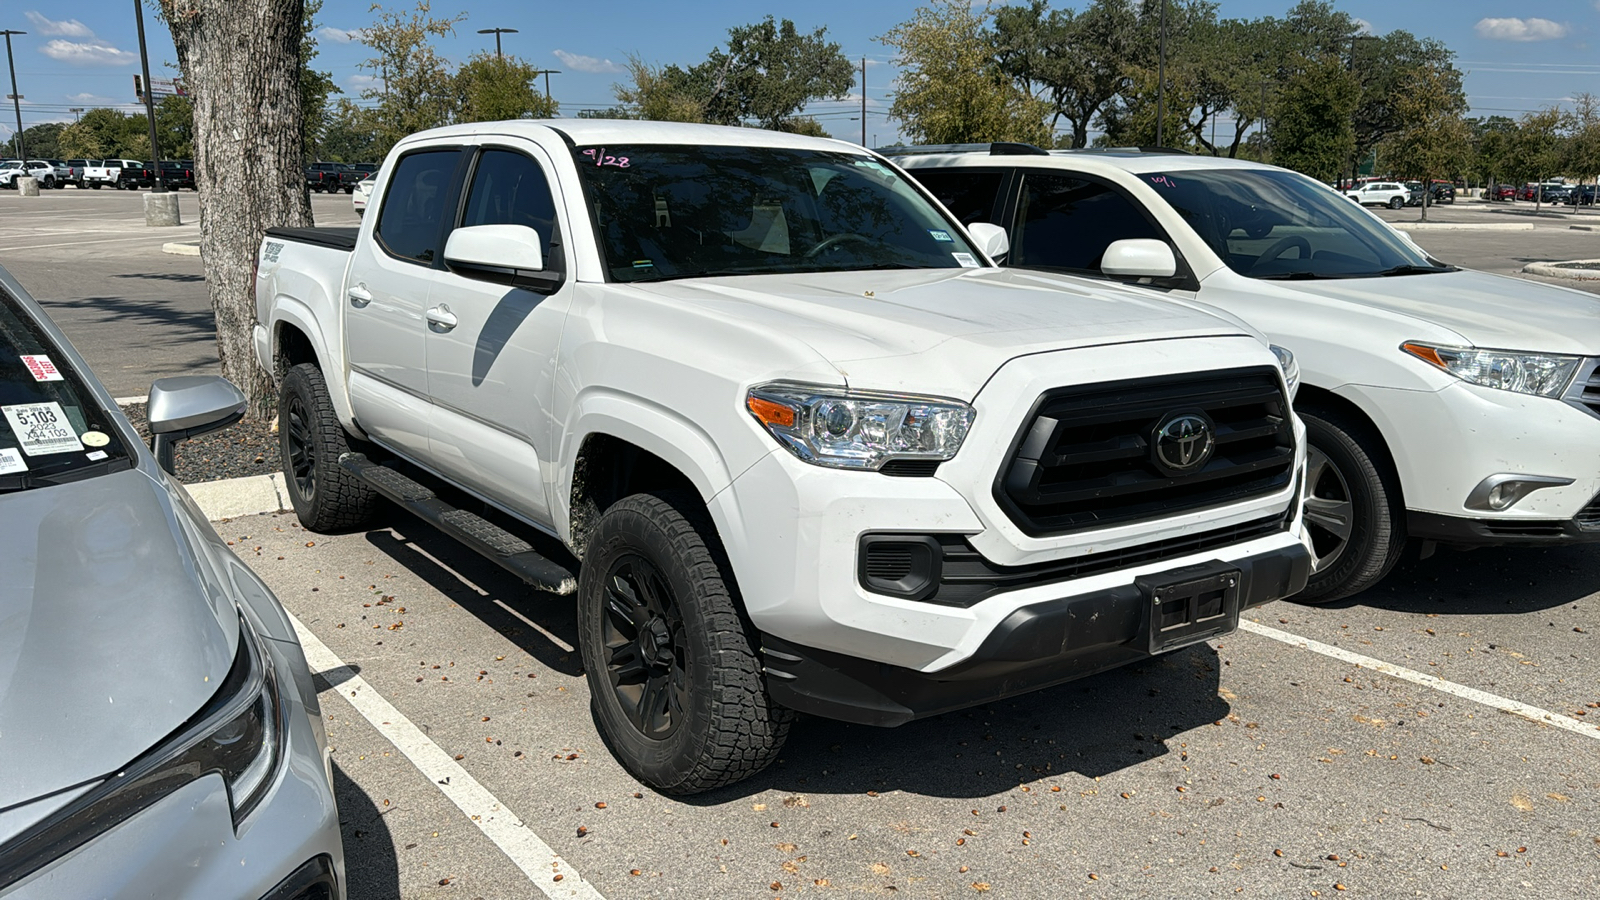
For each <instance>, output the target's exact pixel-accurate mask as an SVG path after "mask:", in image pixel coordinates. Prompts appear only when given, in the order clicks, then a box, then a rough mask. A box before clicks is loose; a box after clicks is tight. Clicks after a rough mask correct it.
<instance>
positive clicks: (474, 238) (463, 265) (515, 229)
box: [444, 225, 563, 294]
mask: <svg viewBox="0 0 1600 900" xmlns="http://www.w3.org/2000/svg"><path fill="white" fill-rule="evenodd" d="M444 263H445V265H446V266H448V267H449V268H450V271H452V272H454V273H456V274H457V275H460V276H462V277H463V278H474V279H477V280H479V281H491V282H494V283H495V284H505V285H511V286H513V287H522V288H528V289H529V290H533V291H537V292H539V293H546V294H548V293H554V292H555V290H556V288H558V287H560V286H561V282H562V280H563V276H562V273H561V272H559V271H546V270H545V261H544V249H543V246H542V242H541V241H540V239H539V232H537V231H534V230H533V229H532V228H529V227H528V226H526V225H469V226H467V227H465V228H457V229H456V230H455V231H452V232H450V239H449V240H447V241H445V245H444Z"/></svg>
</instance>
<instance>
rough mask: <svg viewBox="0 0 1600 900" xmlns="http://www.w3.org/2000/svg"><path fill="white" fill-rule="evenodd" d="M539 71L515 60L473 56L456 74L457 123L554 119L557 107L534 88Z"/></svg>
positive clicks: (512, 57) (491, 54)
mask: <svg viewBox="0 0 1600 900" xmlns="http://www.w3.org/2000/svg"><path fill="white" fill-rule="evenodd" d="M537 75H538V70H537V69H536V68H535V67H534V66H532V65H530V64H528V63H526V62H524V61H522V60H520V59H518V58H516V57H515V56H507V57H503V58H502V57H500V56H497V55H496V54H493V53H488V52H483V53H476V54H474V55H473V56H472V58H471V59H469V60H467V61H466V62H465V63H463V64H462V66H461V68H460V69H459V70H458V71H457V72H456V80H455V86H456V97H457V101H456V102H457V104H458V112H457V114H456V121H458V122H499V121H502V120H504V119H553V118H555V116H556V114H557V110H558V109H559V104H557V103H555V102H554V101H552V100H549V99H547V98H546V97H545V95H544V94H542V93H540V92H539V90H538V88H537V87H535V86H534V82H535V80H536V78H537Z"/></svg>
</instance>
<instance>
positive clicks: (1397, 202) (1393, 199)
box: [1389, 197, 1406, 209]
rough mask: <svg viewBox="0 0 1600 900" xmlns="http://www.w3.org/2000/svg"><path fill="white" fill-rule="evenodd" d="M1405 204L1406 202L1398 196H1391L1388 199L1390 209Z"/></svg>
mask: <svg viewBox="0 0 1600 900" xmlns="http://www.w3.org/2000/svg"><path fill="white" fill-rule="evenodd" d="M1405 205H1406V202H1405V201H1404V200H1401V199H1400V198H1399V197H1391V198H1390V199H1389V208H1390V209H1399V208H1400V207H1402V206H1405Z"/></svg>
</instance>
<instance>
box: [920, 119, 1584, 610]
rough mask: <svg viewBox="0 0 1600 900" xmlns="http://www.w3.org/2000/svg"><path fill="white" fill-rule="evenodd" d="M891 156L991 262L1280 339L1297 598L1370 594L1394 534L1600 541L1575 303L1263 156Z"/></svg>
mask: <svg viewBox="0 0 1600 900" xmlns="http://www.w3.org/2000/svg"><path fill="white" fill-rule="evenodd" d="M1000 150H1001V151H1002V153H1004V154H1015V153H1017V152H1018V148H1016V147H1015V146H1009V147H1008V146H1002V147H1001V148H1000ZM897 161H899V162H900V164H901V165H903V166H905V167H906V168H908V169H910V170H911V171H912V173H913V174H914V175H915V176H916V177H917V178H918V179H919V180H921V181H922V182H923V184H925V185H926V186H927V187H929V188H930V189H931V190H932V191H933V192H934V194H935V195H936V196H938V197H939V198H940V199H941V200H942V201H943V202H944V203H945V205H946V206H947V207H949V208H950V209H951V211H952V212H954V213H955V214H956V215H957V216H958V217H959V218H961V220H962V221H963V222H964V223H966V224H969V225H970V224H972V223H978V222H989V223H994V224H999V225H1002V226H1003V227H1005V228H1007V229H1008V231H1009V233H1010V238H1011V250H1010V255H1009V258H1008V259H1007V260H1006V263H1007V264H1008V265H1011V266H1018V267H1023V268H1032V269H1043V270H1046V271H1055V272H1068V273H1074V274H1079V275H1089V276H1093V277H1099V278H1105V279H1113V280H1116V281H1120V282H1123V283H1126V284H1136V285H1141V286H1142V287H1143V288H1144V289H1145V290H1148V291H1149V292H1150V293H1151V295H1152V296H1163V297H1168V298H1173V297H1184V298H1192V299H1195V300H1198V301H1200V302H1202V303H1206V304H1211V305H1213V306H1214V307H1216V308H1220V309H1222V310H1224V311H1226V312H1228V313H1232V314H1234V315H1237V316H1239V317H1240V318H1242V319H1244V320H1245V321H1246V322H1248V323H1249V324H1251V325H1254V326H1255V327H1257V328H1260V329H1261V330H1262V331H1263V332H1265V333H1266V335H1267V337H1268V338H1269V339H1270V340H1271V341H1272V342H1273V343H1275V344H1281V345H1283V346H1285V347H1288V348H1289V349H1290V350H1292V351H1294V354H1295V356H1296V358H1297V359H1298V362H1299V367H1300V375H1301V378H1302V387H1301V389H1300V392H1299V396H1298V398H1297V399H1296V401H1295V408H1296V410H1297V411H1298V412H1299V413H1300V415H1301V417H1302V418H1303V419H1305V422H1306V431H1307V435H1308V438H1309V440H1310V443H1311V447H1310V458H1311V463H1310V475H1309V476H1308V481H1309V486H1310V487H1309V491H1308V493H1309V496H1308V498H1307V501H1306V504H1307V505H1306V517H1305V518H1306V522H1307V525H1308V528H1309V530H1310V537H1311V540H1312V543H1313V546H1314V551H1315V566H1316V568H1315V571H1314V574H1313V575H1312V578H1311V583H1310V586H1309V587H1308V588H1307V591H1306V593H1305V594H1302V595H1301V599H1305V600H1310V601H1328V600H1333V599H1337V598H1339V597H1342V596H1347V595H1349V594H1353V593H1356V592H1358V591H1360V590H1363V589H1365V588H1367V587H1370V586H1371V585H1373V584H1375V583H1376V582H1377V581H1378V580H1379V579H1380V578H1382V577H1383V575H1384V574H1385V573H1386V572H1388V570H1389V568H1390V567H1391V566H1392V565H1393V564H1394V562H1395V561H1396V559H1397V558H1398V556H1399V554H1400V551H1401V549H1402V547H1403V545H1404V544H1405V541H1406V538H1407V536H1408V535H1409V536H1410V537H1411V538H1416V539H1420V540H1421V541H1423V542H1431V544H1443V545H1446V546H1453V547H1465V546H1473V545H1485V544H1543V545H1548V544H1558V543H1572V542H1578V541H1590V540H1597V539H1600V497H1597V496H1596V495H1597V493H1600V458H1597V457H1596V453H1595V448H1596V447H1597V446H1600V317H1597V316H1596V314H1595V313H1596V309H1597V307H1596V304H1595V298H1594V297H1593V296H1592V295H1590V294H1585V293H1580V292H1578V291H1574V290H1569V289H1566V288H1560V287H1554V286H1550V285H1543V284H1536V283H1533V282H1529V281H1523V280H1521V279H1516V278H1509V277H1503V276H1497V275H1489V274H1484V273H1481V272H1470V271H1464V270H1462V269H1458V268H1456V267H1454V266H1449V265H1445V264H1444V263H1442V262H1439V261H1438V260H1435V259H1433V258H1431V257H1430V256H1429V255H1428V254H1427V253H1426V252H1424V251H1423V250H1421V249H1420V248H1418V247H1417V246H1416V245H1415V244H1413V243H1412V242H1411V241H1410V239H1409V238H1407V237H1405V236H1404V235H1403V234H1401V233H1399V232H1397V231H1395V230H1394V229H1392V228H1390V227H1389V226H1387V225H1386V224H1384V223H1383V222H1382V221H1380V220H1379V219H1378V218H1377V217H1376V216H1374V215H1373V214H1372V213H1369V212H1366V211H1364V210H1359V209H1356V208H1354V207H1352V206H1351V205H1350V204H1349V203H1347V202H1345V201H1343V200H1341V199H1340V198H1339V195H1338V194H1337V193H1335V192H1334V191H1332V190H1330V189H1329V188H1328V187H1326V186H1325V185H1323V184H1321V183H1319V182H1316V181H1313V180H1311V179H1309V178H1306V177H1305V176H1302V175H1299V174H1296V173H1294V172H1290V171H1288V170H1286V169H1280V168H1277V167H1274V166H1265V165H1260V164H1257V163H1248V162H1242V161H1237V160H1230V159H1217V158H1213V157H1209V156H1189V155H1186V154H1173V153H1166V154H1158V153H1144V152H1140V151H1137V150H1127V151H1106V152H1092V151H1090V152H1085V151H1073V152H1061V151H1057V152H1055V153H1048V154H1047V153H1046V152H1045V151H1043V150H1037V149H1034V150H1033V155H1001V153H991V152H990V151H989V149H988V147H987V146H985V147H984V148H983V150H982V151H981V152H973V151H967V152H959V153H956V152H933V153H929V152H914V151H908V152H907V153H904V154H901V155H899V156H898V157H897ZM1431 544H1430V543H1423V544H1422V549H1423V550H1424V551H1426V550H1428V549H1431Z"/></svg>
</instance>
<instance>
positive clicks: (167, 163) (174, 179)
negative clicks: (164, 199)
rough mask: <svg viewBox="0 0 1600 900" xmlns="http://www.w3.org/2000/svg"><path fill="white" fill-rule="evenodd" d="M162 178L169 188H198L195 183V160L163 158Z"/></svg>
mask: <svg viewBox="0 0 1600 900" xmlns="http://www.w3.org/2000/svg"><path fill="white" fill-rule="evenodd" d="M161 180H162V182H163V183H165V184H166V186H167V189H168V190H174V191H175V190H178V189H179V188H188V189H189V190H191V191H193V190H197V188H196V187H195V185H194V160H192V159H163V160H162V161H161Z"/></svg>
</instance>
